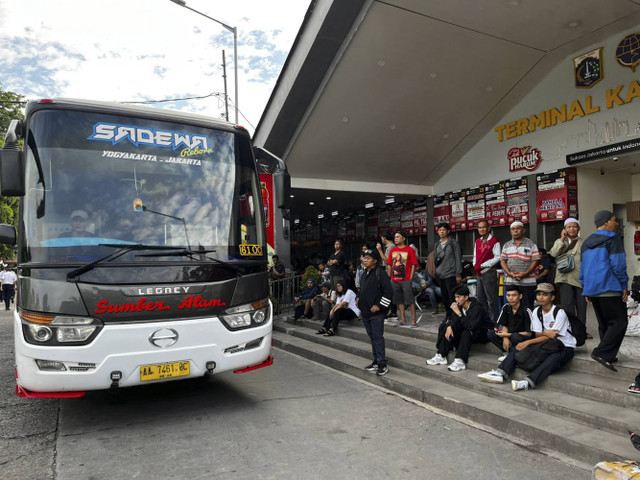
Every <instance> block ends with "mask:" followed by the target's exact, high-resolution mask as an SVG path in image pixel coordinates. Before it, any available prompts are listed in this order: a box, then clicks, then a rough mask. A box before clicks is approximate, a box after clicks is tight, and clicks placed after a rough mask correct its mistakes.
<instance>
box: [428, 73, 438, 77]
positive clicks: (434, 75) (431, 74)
mask: <svg viewBox="0 0 640 480" xmlns="http://www.w3.org/2000/svg"><path fill="white" fill-rule="evenodd" d="M429 76H430V77H431V78H438V74H437V73H436V72H431V73H430V74H429Z"/></svg>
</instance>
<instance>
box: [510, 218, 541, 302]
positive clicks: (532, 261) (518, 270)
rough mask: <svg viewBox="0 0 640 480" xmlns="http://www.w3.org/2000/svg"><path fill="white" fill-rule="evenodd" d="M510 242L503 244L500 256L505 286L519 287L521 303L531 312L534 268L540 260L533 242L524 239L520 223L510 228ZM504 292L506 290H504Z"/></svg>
mask: <svg viewBox="0 0 640 480" xmlns="http://www.w3.org/2000/svg"><path fill="white" fill-rule="evenodd" d="M510 229H511V240H509V241H508V242H507V243H505V244H504V246H503V247H502V253H501V254H500V264H501V265H502V270H504V275H505V281H504V283H505V286H506V285H519V286H520V289H521V291H522V303H523V304H524V305H525V306H526V307H527V308H529V309H530V310H533V302H534V300H535V291H536V274H535V271H536V267H537V266H538V263H540V259H541V258H542V257H541V255H540V252H539V251H538V247H537V246H536V244H535V243H533V240H531V239H529V238H525V236H524V234H525V231H526V229H525V227H524V224H523V223H522V222H520V221H515V222H513V223H512V224H511V226H510ZM505 290H506V289H505Z"/></svg>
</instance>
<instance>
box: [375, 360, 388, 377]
mask: <svg viewBox="0 0 640 480" xmlns="http://www.w3.org/2000/svg"><path fill="white" fill-rule="evenodd" d="M388 371H389V369H388V368H387V365H386V364H384V363H381V364H380V365H378V371H377V372H376V375H378V376H379V377H381V376H383V375H386V374H387V372H388Z"/></svg>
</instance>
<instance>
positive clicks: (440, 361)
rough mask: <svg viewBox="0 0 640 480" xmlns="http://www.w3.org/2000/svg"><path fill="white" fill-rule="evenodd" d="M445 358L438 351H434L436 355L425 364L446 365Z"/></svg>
mask: <svg viewBox="0 0 640 480" xmlns="http://www.w3.org/2000/svg"><path fill="white" fill-rule="evenodd" d="M446 364H447V359H446V358H444V357H443V356H442V355H440V354H439V353H436V356H435V357H433V358H430V359H429V360H427V365H446Z"/></svg>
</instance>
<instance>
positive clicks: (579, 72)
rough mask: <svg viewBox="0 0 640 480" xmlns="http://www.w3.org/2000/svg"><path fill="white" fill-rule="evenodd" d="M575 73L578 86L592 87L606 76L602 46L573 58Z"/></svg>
mask: <svg viewBox="0 0 640 480" xmlns="http://www.w3.org/2000/svg"><path fill="white" fill-rule="evenodd" d="M573 74H574V77H575V80H576V87H577V88H591V87H593V86H594V85H595V84H596V83H598V82H599V81H600V80H602V79H603V77H604V72H603V71H602V48H597V49H595V50H592V51H590V52H587V53H584V54H582V55H580V56H578V57H576V58H574V59H573Z"/></svg>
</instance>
